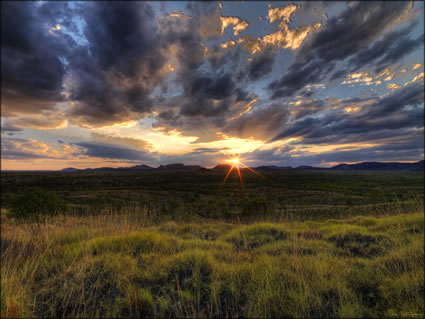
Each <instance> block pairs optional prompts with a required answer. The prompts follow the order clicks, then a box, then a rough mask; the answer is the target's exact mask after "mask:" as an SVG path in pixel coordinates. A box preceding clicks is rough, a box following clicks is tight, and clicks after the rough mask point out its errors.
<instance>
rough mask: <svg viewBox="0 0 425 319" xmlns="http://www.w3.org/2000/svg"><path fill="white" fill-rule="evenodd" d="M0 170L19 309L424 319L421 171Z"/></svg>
mask: <svg viewBox="0 0 425 319" xmlns="http://www.w3.org/2000/svg"><path fill="white" fill-rule="evenodd" d="M225 173H226V172H225V171H223V172H220V171H205V170H201V171H197V172H184V173H182V172H178V171H167V172H161V171H158V172H157V171H155V172H109V173H108V172H76V173H60V172H50V173H42V172H40V173H39V172H31V173H12V172H11V173H2V175H1V186H2V193H1V199H2V201H1V205H2V212H1V245H0V248H1V300H0V304H1V309H0V315H1V317H2V318H3V317H5V318H16V317H38V318H46V317H69V318H76V317H86V318H95V317H103V318H105V317H255V318H258V317H297V318H305V317H350V318H351V317H421V318H422V317H423V315H424V299H423V296H424V240H423V238H424V210H423V204H424V195H423V193H424V175H423V173H422V172H416V173H412V172H398V173H390V172H382V173H377V172H333V171H332V172H322V171H312V170H288V171H285V170H283V171H276V172H274V171H273V172H268V171H264V172H262V173H261V174H263V175H264V176H263V177H261V176H259V175H256V174H254V173H251V172H249V171H247V170H245V171H243V172H242V176H243V180H244V187H243V188H242V187H241V186H240V183H239V178H238V176H237V175H235V174H233V173H232V174H231V175H230V177H229V178H228V180H227V182H226V184H225V185H222V181H223V178H224V174H225Z"/></svg>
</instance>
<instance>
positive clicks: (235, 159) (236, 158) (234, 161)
mask: <svg viewBox="0 0 425 319" xmlns="http://www.w3.org/2000/svg"><path fill="white" fill-rule="evenodd" d="M227 162H228V163H231V164H232V165H231V166H230V168H229V170H228V172H227V174H226V176H225V177H224V180H223V182H222V183H221V186H223V185H224V184H225V183H226V181H227V179H228V178H229V176H230V173H232V171H233V169H234V168H236V171H237V172H238V177H239V182H240V184H241V187H242V190H245V187H244V184H243V180H242V174H241V170H240V166H243V167H244V168H247V169H249V170H250V171H251V172H253V173H255V174H257V175H258V176H261V177H263V178H265V177H264V176H263V175H261V174H260V173H258V172H257V171H255V170H254V169H253V168H251V167H249V166H248V165H245V164H244V163H243V162H242V161H241V159H240V157H239V156H233V157H231V158H229V159H228V160H227Z"/></svg>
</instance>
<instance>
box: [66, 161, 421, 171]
mask: <svg viewBox="0 0 425 319" xmlns="http://www.w3.org/2000/svg"><path fill="white" fill-rule="evenodd" d="M230 167H231V165H230V164H218V165H216V166H215V167H214V168H212V169H211V170H213V171H228V170H229V169H230ZM241 169H244V168H242V167H241ZM255 169H256V170H290V169H311V170H336V171H337V170H339V171H424V161H423V160H422V161H419V162H415V163H400V162H391V163H381V162H362V163H357V164H339V165H336V166H333V167H330V168H323V167H314V166H307V165H302V166H298V167H296V168H292V167H291V166H276V165H264V166H258V167H255ZM148 170H160V171H182V172H184V171H190V172H194V171H200V170H203V171H206V170H208V169H207V168H204V167H202V166H199V165H184V164H181V163H176V164H167V165H161V166H159V167H157V168H154V167H151V166H148V165H144V164H142V165H135V166H130V167H117V168H113V167H100V168H86V169H77V168H74V167H67V168H64V169H62V170H61V172H66V173H69V172H92V171H101V172H115V171H132V172H133V171H134V172H136V171H148Z"/></svg>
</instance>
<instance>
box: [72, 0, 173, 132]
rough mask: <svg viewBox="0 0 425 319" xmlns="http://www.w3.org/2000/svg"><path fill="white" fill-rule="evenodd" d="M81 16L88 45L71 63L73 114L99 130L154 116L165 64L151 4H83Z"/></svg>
mask: <svg viewBox="0 0 425 319" xmlns="http://www.w3.org/2000/svg"><path fill="white" fill-rule="evenodd" d="M82 16H83V18H84V20H85V22H86V27H85V29H84V35H85V37H86V39H87V41H88V42H89V46H88V48H86V49H83V48H81V49H80V50H79V52H78V54H75V55H74V56H73V59H72V60H71V63H72V64H73V65H74V68H73V71H72V73H71V76H70V78H69V87H70V88H69V90H70V93H71V96H70V99H71V100H73V101H74V102H75V106H74V107H73V108H72V109H71V110H70V112H69V113H70V115H71V116H73V117H75V118H77V119H78V120H80V121H83V122H85V123H88V124H89V125H95V126H98V125H104V124H111V123H114V122H119V121H125V120H129V119H131V118H132V116H133V115H134V114H137V115H139V116H141V115H142V114H144V113H146V112H150V110H151V107H152V101H151V99H150V97H149V95H150V94H151V93H152V91H153V89H154V88H155V86H156V85H157V84H159V82H160V81H161V80H162V77H163V76H162V75H161V74H160V70H161V68H162V67H163V65H164V63H165V62H166V59H165V57H164V56H163V54H162V51H161V47H160V43H159V41H158V30H157V28H156V24H155V21H154V12H153V10H152V8H151V6H150V4H148V3H145V2H121V3H118V2H113V3H112V2H108V3H100V2H93V3H85V4H84V10H83V13H82Z"/></svg>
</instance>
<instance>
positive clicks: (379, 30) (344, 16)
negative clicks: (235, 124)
mask: <svg viewBox="0 0 425 319" xmlns="http://www.w3.org/2000/svg"><path fill="white" fill-rule="evenodd" d="M410 8H411V3H409V2H388V3H385V4H384V3H382V2H357V3H354V4H350V6H349V7H348V8H347V9H346V10H345V11H343V12H342V13H341V14H340V15H339V16H335V17H332V18H330V19H329V20H328V21H327V22H326V24H325V25H324V26H323V27H322V28H321V29H320V30H319V31H317V32H315V33H313V34H312V35H311V36H310V37H309V38H307V40H306V41H305V42H304V43H303V45H302V46H301V48H300V50H299V52H298V54H297V56H296V60H295V62H294V63H293V64H292V65H291V66H290V67H289V68H288V71H287V72H286V73H285V74H284V75H283V76H282V77H281V78H280V79H278V80H275V81H273V82H272V83H270V85H269V86H268V88H269V90H270V91H271V93H272V98H278V97H285V96H291V95H292V94H294V93H295V92H296V91H298V90H300V89H302V88H303V87H304V86H305V85H307V84H312V83H318V82H320V81H323V80H324V79H325V78H326V77H327V74H329V73H330V72H332V71H334V69H335V67H336V65H337V62H342V61H344V60H345V59H347V58H349V57H351V56H353V55H356V54H359V53H360V50H362V52H361V53H362V55H363V58H365V57H366V56H367V54H366V53H365V52H366V51H367V50H368V49H366V48H368V46H369V45H370V44H372V43H373V42H374V41H375V40H377V39H378V38H379V37H380V36H381V35H383V34H384V33H385V32H386V31H387V30H388V29H389V28H391V27H392V26H394V25H396V24H397V23H398V20H399V18H400V17H402V16H403V15H406V14H407V13H408V11H409V9H410ZM400 41H401V42H400V44H406V41H407V40H405V41H403V40H400ZM409 45H410V46H412V47H414V46H415V45H416V41H415V44H411V43H409ZM397 47H398V44H396V45H395V47H393V48H392V50H391V52H384V51H382V52H380V55H376V53H377V52H375V56H374V57H373V58H374V59H378V57H379V58H380V59H381V60H382V61H381V62H382V63H384V64H385V63H388V62H390V61H391V62H394V61H396V60H397V59H399V58H401V57H402V55H403V54H401V53H398V52H396V51H397ZM370 49H373V48H370ZM408 51H409V50H408ZM353 59H354V60H356V57H354V58H353ZM363 62H364V63H367V61H365V60H364V61H363ZM339 75H342V73H339ZM333 78H335V74H334V76H333Z"/></svg>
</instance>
